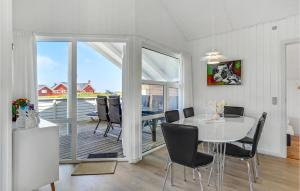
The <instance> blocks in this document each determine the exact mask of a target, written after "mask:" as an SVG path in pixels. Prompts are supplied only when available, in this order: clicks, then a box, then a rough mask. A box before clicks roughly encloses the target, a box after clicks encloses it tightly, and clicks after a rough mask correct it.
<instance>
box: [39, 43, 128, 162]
mask: <svg viewBox="0 0 300 191" xmlns="http://www.w3.org/2000/svg"><path fill="white" fill-rule="evenodd" d="M36 47H37V82H38V90H37V93H38V109H39V114H40V117H41V119H45V120H48V121H51V122H54V123H56V124H58V125H59V126H60V131H59V140H60V143H59V144H60V161H61V162H67V163H68V162H78V161H85V160H90V159H91V160H93V161H95V160H102V159H103V158H105V159H110V158H114V159H116V158H118V159H123V158H124V157H125V156H124V154H123V145H122V133H121V132H122V123H118V122H117V121H114V122H112V121H111V120H109V117H108V118H107V120H103V119H102V120H99V118H100V116H99V115H100V113H102V111H103V110H101V109H100V112H99V104H100V102H101V101H100V102H99V100H100V99H102V98H103V99H104V98H105V99H106V100H107V102H106V104H107V105H106V107H107V111H103V112H106V113H105V114H104V115H105V116H106V115H107V116H109V115H110V113H109V111H110V110H109V109H111V110H113V109H114V108H111V107H112V104H109V103H110V100H112V98H114V99H118V100H119V102H118V103H119V106H120V107H119V109H120V113H117V114H118V116H115V114H116V113H113V114H114V116H110V117H111V118H114V119H116V118H117V117H118V118H119V119H120V121H121V120H122V112H121V110H122V62H123V56H124V52H125V48H126V43H125V42H113V41H110V42H107V41H99V40H93V39H89V40H86V39H80V38H78V39H77V38H65V39H62V38H60V39H58V40H56V39H52V38H46V39H44V38H43V39H42V40H37V42H36ZM111 113H112V112H111ZM108 127H109V128H108ZM119 135H120V137H119ZM118 137H119V138H118Z"/></svg>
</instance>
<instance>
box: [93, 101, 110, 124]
mask: <svg viewBox="0 0 300 191" xmlns="http://www.w3.org/2000/svg"><path fill="white" fill-rule="evenodd" d="M96 102H97V112H98V117H99V120H102V121H109V117H108V106H107V97H106V96H98V97H97V98H96Z"/></svg>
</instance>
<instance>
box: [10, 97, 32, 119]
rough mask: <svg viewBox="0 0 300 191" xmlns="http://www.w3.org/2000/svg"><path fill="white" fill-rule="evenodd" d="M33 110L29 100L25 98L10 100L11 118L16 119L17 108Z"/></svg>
mask: <svg viewBox="0 0 300 191" xmlns="http://www.w3.org/2000/svg"><path fill="white" fill-rule="evenodd" d="M19 109H21V110H34V106H33V104H30V100H29V99H27V98H19V99H16V100H14V101H13V102H12V120H13V121H16V120H17V116H18V110H19Z"/></svg>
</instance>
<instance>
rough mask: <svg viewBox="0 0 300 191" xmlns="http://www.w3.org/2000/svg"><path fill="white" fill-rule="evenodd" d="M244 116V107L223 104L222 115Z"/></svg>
mask: <svg viewBox="0 0 300 191" xmlns="http://www.w3.org/2000/svg"><path fill="white" fill-rule="evenodd" d="M231 115H237V116H244V107H236V106H224V116H225V117H226V116H231Z"/></svg>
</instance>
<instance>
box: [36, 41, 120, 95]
mask: <svg viewBox="0 0 300 191" xmlns="http://www.w3.org/2000/svg"><path fill="white" fill-rule="evenodd" d="M68 52H69V51H68V42H37V63H38V67H37V71H38V76H37V77H38V84H40V85H48V86H53V84H54V83H59V82H66V81H67V79H68V57H69V55H68ZM88 80H91V83H92V86H93V87H94V88H95V89H96V91H97V92H103V91H105V90H111V91H121V90H122V71H121V69H119V68H118V67H117V66H115V65H114V64H112V63H111V62H110V61H109V60H107V59H106V58H105V57H104V56H102V55H101V54H99V53H98V52H96V51H95V50H94V49H93V48H91V47H89V46H88V45H86V44H85V43H84V42H78V44H77V82H78V83H81V82H88Z"/></svg>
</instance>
